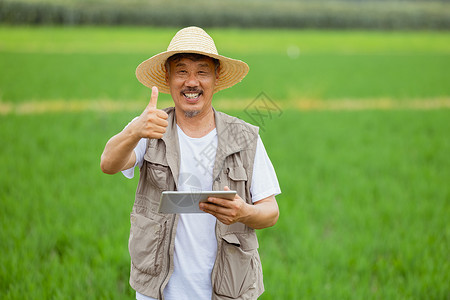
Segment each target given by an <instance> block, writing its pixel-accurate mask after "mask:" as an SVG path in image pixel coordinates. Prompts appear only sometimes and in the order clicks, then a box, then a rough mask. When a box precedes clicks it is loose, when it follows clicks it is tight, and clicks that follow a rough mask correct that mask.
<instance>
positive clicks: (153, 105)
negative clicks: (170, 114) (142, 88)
mask: <svg viewBox="0 0 450 300" xmlns="http://www.w3.org/2000/svg"><path fill="white" fill-rule="evenodd" d="M157 103H158V88H157V87H156V86H154V87H152V96H151V97H150V103H149V104H148V106H149V107H151V108H156V104H157Z"/></svg>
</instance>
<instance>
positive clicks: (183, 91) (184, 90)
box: [181, 88, 203, 94]
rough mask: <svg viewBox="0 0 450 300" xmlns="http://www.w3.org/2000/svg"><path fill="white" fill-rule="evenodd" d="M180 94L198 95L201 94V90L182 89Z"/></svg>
mask: <svg viewBox="0 0 450 300" xmlns="http://www.w3.org/2000/svg"><path fill="white" fill-rule="evenodd" d="M181 92H182V93H183V94H185V93H199V94H200V93H203V91H202V90H200V89H197V88H185V89H182V90H181Z"/></svg>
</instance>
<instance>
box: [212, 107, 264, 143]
mask: <svg viewBox="0 0 450 300" xmlns="http://www.w3.org/2000/svg"><path fill="white" fill-rule="evenodd" d="M216 116H217V117H218V118H220V119H221V122H223V123H225V125H226V126H232V127H234V128H235V129H237V130H242V131H243V132H246V133H248V134H251V135H254V136H255V137H257V136H258V132H259V127H258V126H255V125H252V124H250V123H247V122H245V121H244V120H241V119H239V118H236V117H234V116H230V115H228V114H226V113H224V112H221V111H216Z"/></svg>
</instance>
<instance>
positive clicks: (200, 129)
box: [175, 107, 216, 138]
mask: <svg viewBox="0 0 450 300" xmlns="http://www.w3.org/2000/svg"><path fill="white" fill-rule="evenodd" d="M175 116H176V118H177V125H178V126H179V127H180V128H181V130H183V132H184V133H185V134H186V135H187V136H189V137H192V138H201V137H203V136H205V135H207V134H208V133H210V132H211V130H213V129H214V128H216V122H215V119H214V110H213V109H212V107H211V108H210V109H208V110H207V111H206V112H200V113H199V114H197V115H196V116H193V117H189V116H186V114H185V113H184V112H183V111H181V110H179V109H176V108H175Z"/></svg>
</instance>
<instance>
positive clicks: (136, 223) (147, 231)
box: [128, 213, 166, 275]
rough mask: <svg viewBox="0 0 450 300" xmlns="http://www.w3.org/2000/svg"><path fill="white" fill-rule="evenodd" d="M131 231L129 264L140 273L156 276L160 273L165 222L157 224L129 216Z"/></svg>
mask: <svg viewBox="0 0 450 300" xmlns="http://www.w3.org/2000/svg"><path fill="white" fill-rule="evenodd" d="M130 222H131V229H130V240H129V244H128V250H129V252H130V256H131V262H132V263H133V265H134V266H135V267H136V269H138V270H139V271H141V272H144V273H147V274H151V275H158V274H159V273H160V272H161V259H162V251H163V247H162V238H163V235H164V231H165V225H166V224H165V222H164V223H163V224H160V223H159V222H157V221H155V220H152V219H149V218H146V217H144V216H142V215H138V214H134V213H132V214H131V217H130Z"/></svg>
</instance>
